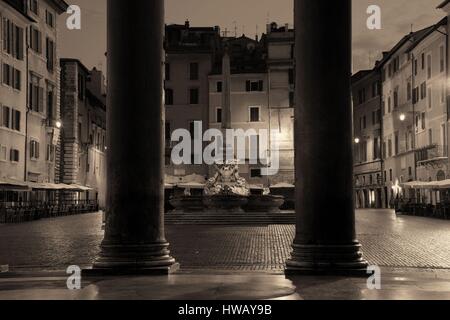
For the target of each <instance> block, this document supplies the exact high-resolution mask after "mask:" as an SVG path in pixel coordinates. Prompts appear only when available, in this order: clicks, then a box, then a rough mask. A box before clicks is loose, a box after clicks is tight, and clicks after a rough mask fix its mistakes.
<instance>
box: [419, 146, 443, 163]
mask: <svg viewBox="0 0 450 320" xmlns="http://www.w3.org/2000/svg"><path fill="white" fill-rule="evenodd" d="M416 160H417V165H419V166H424V165H427V164H430V163H434V162H438V161H446V160H448V151H447V146H442V145H429V146H427V147H424V148H420V149H417V150H416Z"/></svg>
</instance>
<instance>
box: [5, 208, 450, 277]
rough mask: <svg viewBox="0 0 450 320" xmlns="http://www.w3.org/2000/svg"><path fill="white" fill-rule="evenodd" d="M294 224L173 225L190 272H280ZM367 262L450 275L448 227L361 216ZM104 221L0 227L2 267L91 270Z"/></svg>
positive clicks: (383, 214)
mask: <svg viewBox="0 0 450 320" xmlns="http://www.w3.org/2000/svg"><path fill="white" fill-rule="evenodd" d="M294 230H295V229H294V226H289V225H287V226H282V225H270V226H267V227H261V226H168V227H167V231H166V233H167V238H168V239H169V240H170V242H171V250H172V253H173V256H174V257H176V259H177V260H178V261H179V262H180V263H181V265H182V268H184V269H216V270H218V269H224V270H236V271H258V270H261V271H281V270H282V269H283V264H284V261H285V259H286V258H287V257H288V256H289V253H290V244H291V242H292V239H293V237H294ZM357 230H358V238H359V240H360V241H361V243H362V245H363V250H364V254H365V258H366V259H367V260H368V261H369V263H371V264H377V265H380V266H384V267H408V268H430V269H450V221H441V220H433V219H427V218H419V217H406V216H405V217H396V216H395V215H394V214H393V213H392V212H391V211H387V210H362V211H358V212H357ZM102 234H103V232H102V231H101V215H100V214H88V215H80V216H71V217H64V218H57V219H49V220H42V221H37V222H31V223H26V224H18V225H0V265H3V264H9V265H10V268H11V269H13V270H14V269H22V268H23V269H41V270H42V269H45V270H63V269H65V268H67V266H69V265H74V264H75V265H80V266H87V265H89V264H90V263H91V261H92V260H93V259H94V257H95V255H96V254H97V252H98V246H99V244H100V241H101V239H102Z"/></svg>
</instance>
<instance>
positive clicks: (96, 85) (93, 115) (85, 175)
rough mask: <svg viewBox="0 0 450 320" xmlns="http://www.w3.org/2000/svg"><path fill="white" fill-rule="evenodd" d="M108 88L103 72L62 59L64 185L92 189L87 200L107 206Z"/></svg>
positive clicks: (78, 62)
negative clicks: (96, 201)
mask: <svg viewBox="0 0 450 320" xmlns="http://www.w3.org/2000/svg"><path fill="white" fill-rule="evenodd" d="M105 100H106V85H105V78H104V76H103V74H102V72H101V71H99V70H96V69H95V68H94V69H93V70H88V69H87V68H86V67H85V66H84V65H83V64H82V63H81V62H80V61H78V60H76V59H61V119H62V123H63V124H64V126H63V128H62V130H61V131H62V139H61V149H62V151H63V152H62V155H61V159H60V166H61V177H60V181H61V182H62V183H64V184H69V185H81V186H85V187H87V188H90V190H89V191H87V193H86V195H85V196H86V197H87V200H98V201H99V205H100V207H104V206H105V202H106V152H107V148H106V102H105Z"/></svg>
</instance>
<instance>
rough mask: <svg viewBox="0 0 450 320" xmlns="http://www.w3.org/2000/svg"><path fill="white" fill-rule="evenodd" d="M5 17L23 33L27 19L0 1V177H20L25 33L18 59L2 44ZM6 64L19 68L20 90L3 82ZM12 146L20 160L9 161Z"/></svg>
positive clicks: (22, 138)
mask: <svg viewBox="0 0 450 320" xmlns="http://www.w3.org/2000/svg"><path fill="white" fill-rule="evenodd" d="M5 19H7V20H8V21H10V22H11V23H13V24H14V25H15V26H17V27H19V28H21V29H22V32H23V34H24V35H25V34H26V29H27V25H28V20H27V19H26V18H25V17H24V16H23V15H22V14H21V13H19V12H18V11H16V10H15V9H13V8H11V7H10V6H9V5H7V4H6V3H4V2H3V1H2V2H0V39H1V41H0V69H1V70H0V71H1V72H0V179H1V178H10V179H13V180H19V181H23V180H24V174H25V168H24V164H25V135H26V129H25V123H26V112H27V108H26V105H27V100H26V98H27V94H26V91H27V83H26V74H27V63H26V51H25V48H26V41H25V40H26V38H25V36H24V37H23V38H22V41H21V47H22V49H23V55H22V56H19V59H18V58H17V56H16V57H14V55H12V54H9V53H8V50H5V48H4V42H6V41H7V39H4V32H3V29H4V27H5V24H4V23H5ZM18 41H19V39H18ZM5 64H7V65H9V66H12V67H13V68H14V69H16V70H18V71H19V72H20V90H17V89H15V88H13V87H11V86H10V85H7V84H5V82H6V79H5V78H4V68H5V66H4V65H5ZM7 108H8V109H7ZM5 110H9V115H6V111H5ZM11 110H16V111H18V112H20V128H13V126H12V123H11V122H12V120H13V119H12V114H11ZM6 118H7V119H8V121H7V122H9V124H8V125H5V124H7V123H6V122H5V121H6ZM11 149H14V150H18V151H19V159H18V160H19V161H12V159H11Z"/></svg>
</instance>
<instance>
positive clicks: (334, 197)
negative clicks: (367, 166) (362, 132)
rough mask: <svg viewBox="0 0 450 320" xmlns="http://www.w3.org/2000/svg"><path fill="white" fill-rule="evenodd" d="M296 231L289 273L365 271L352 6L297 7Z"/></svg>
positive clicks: (305, 3) (299, 2)
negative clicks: (358, 208) (356, 169)
mask: <svg viewBox="0 0 450 320" xmlns="http://www.w3.org/2000/svg"><path fill="white" fill-rule="evenodd" d="M294 20H295V60H296V71H297V72H296V74H297V82H296V107H295V146H296V154H295V169H296V212H297V231H296V237H295V240H294V244H293V249H294V251H293V254H292V258H291V260H289V261H287V270H286V272H287V273H288V274H289V273H294V274H295V273H331V274H340V273H353V272H355V273H359V272H365V269H366V267H367V263H366V262H365V261H364V260H363V258H362V254H361V251H360V249H361V247H360V244H359V243H358V241H357V240H356V232H355V210H354V200H353V198H354V194H353V157H352V152H353V151H352V140H353V138H352V136H353V129H352V122H353V120H352V106H351V85H350V78H351V48H352V44H351V35H352V32H351V0H341V1H328V0H315V1H310V0H295V19H294Z"/></svg>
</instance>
